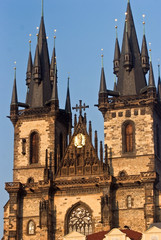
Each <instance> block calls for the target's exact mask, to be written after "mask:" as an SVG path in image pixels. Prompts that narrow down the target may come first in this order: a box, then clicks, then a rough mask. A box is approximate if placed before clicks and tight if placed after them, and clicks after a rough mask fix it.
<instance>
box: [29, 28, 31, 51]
mask: <svg viewBox="0 0 161 240" xmlns="http://www.w3.org/2000/svg"><path fill="white" fill-rule="evenodd" d="M29 50H30V52H31V33H30V34H29Z"/></svg>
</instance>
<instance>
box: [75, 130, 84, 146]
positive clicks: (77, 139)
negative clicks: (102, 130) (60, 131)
mask: <svg viewBox="0 0 161 240" xmlns="http://www.w3.org/2000/svg"><path fill="white" fill-rule="evenodd" d="M85 143H86V138H85V136H84V135H83V134H82V133H78V134H77V135H76V136H75V138H74V146H75V147H77V148H82V147H83V146H85Z"/></svg>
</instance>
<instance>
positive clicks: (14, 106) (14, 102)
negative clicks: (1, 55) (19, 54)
mask: <svg viewBox="0 0 161 240" xmlns="http://www.w3.org/2000/svg"><path fill="white" fill-rule="evenodd" d="M14 69H15V73H14V83H13V90H12V98H11V104H10V119H11V121H12V123H13V125H15V124H16V122H17V119H18V97H17V86H16V67H15V68H14Z"/></svg>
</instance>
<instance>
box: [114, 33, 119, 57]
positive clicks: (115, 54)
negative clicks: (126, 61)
mask: <svg viewBox="0 0 161 240" xmlns="http://www.w3.org/2000/svg"><path fill="white" fill-rule="evenodd" d="M119 60H120V46H119V41H118V38H117V37H116V42H115V53H114V61H119Z"/></svg>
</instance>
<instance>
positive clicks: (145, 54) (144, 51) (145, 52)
mask: <svg viewBox="0 0 161 240" xmlns="http://www.w3.org/2000/svg"><path fill="white" fill-rule="evenodd" d="M141 56H142V57H147V58H149V55H148V48H147V43H146V37H145V34H144V35H143V41H142V47H141Z"/></svg>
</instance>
